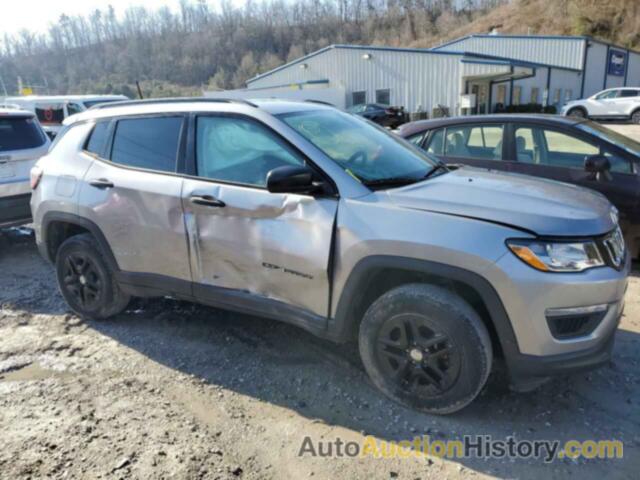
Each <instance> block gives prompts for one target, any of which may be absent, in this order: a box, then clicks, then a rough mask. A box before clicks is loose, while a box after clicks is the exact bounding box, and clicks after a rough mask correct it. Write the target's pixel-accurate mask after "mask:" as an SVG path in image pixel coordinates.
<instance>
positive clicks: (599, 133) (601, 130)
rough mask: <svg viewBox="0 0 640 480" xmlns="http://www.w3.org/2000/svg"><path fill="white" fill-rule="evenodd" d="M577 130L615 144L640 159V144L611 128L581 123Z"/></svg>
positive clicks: (597, 124)
mask: <svg viewBox="0 0 640 480" xmlns="http://www.w3.org/2000/svg"><path fill="white" fill-rule="evenodd" d="M576 128H579V129H580V130H583V131H585V132H587V133H590V134H592V135H595V136H596V137H599V138H601V139H603V140H605V141H607V142H609V143H613V144H614V145H616V146H618V147H620V148H623V149H624V150H626V151H627V152H629V153H631V154H632V155H635V156H637V157H640V143H638V142H636V141H635V140H633V139H631V138H630V137H628V136H626V135H623V134H621V133H618V132H616V131H614V130H611V129H610V128H607V127H604V126H602V125H600V124H599V123H596V122H591V121H586V122H582V123H579V124H578V125H576Z"/></svg>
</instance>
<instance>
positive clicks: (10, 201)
mask: <svg viewBox="0 0 640 480" xmlns="http://www.w3.org/2000/svg"><path fill="white" fill-rule="evenodd" d="M48 150H49V137H47V136H46V135H45V133H44V131H43V130H42V127H40V124H39V123H38V119H37V118H36V117H35V114H34V113H33V112H28V111H25V110H20V109H19V108H6V107H0V227H10V226H14V225H22V224H25V223H29V222H30V221H31V209H30V208H29V201H30V200H31V184H30V181H29V180H30V172H31V168H32V167H33V166H34V165H35V163H36V161H38V159H39V158H40V157H42V156H43V155H46V154H47V151H48Z"/></svg>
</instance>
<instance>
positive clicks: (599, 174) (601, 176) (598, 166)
mask: <svg viewBox="0 0 640 480" xmlns="http://www.w3.org/2000/svg"><path fill="white" fill-rule="evenodd" d="M584 169H585V171H586V172H588V173H589V174H591V177H592V178H593V179H595V180H598V181H601V180H611V173H610V172H609V171H610V170H611V163H610V162H609V159H608V158H607V157H605V156H604V155H590V156H588V157H586V158H585V159H584Z"/></svg>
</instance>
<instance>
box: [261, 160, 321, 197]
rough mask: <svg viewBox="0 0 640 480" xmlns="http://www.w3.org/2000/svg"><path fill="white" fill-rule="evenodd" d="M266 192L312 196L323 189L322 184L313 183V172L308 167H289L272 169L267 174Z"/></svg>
mask: <svg viewBox="0 0 640 480" xmlns="http://www.w3.org/2000/svg"><path fill="white" fill-rule="evenodd" d="M267 190H269V191H270V192H271V193H300V194H314V193H319V192H322V191H323V190H324V188H323V184H322V183H317V182H314V181H313V170H311V169H310V168H309V167H307V166H298V165H291V166H285V167H278V168H274V169H273V170H271V171H270V172H269V173H268V174H267Z"/></svg>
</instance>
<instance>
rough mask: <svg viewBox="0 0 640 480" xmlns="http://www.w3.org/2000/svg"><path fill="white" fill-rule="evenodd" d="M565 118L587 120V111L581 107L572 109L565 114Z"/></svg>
mask: <svg viewBox="0 0 640 480" xmlns="http://www.w3.org/2000/svg"><path fill="white" fill-rule="evenodd" d="M567 116H568V117H574V118H588V115H587V111H586V110H585V109H584V108H581V107H577V108H572V109H571V110H569V111H568V112H567Z"/></svg>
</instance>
